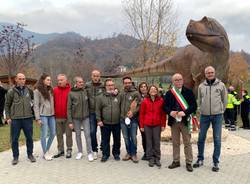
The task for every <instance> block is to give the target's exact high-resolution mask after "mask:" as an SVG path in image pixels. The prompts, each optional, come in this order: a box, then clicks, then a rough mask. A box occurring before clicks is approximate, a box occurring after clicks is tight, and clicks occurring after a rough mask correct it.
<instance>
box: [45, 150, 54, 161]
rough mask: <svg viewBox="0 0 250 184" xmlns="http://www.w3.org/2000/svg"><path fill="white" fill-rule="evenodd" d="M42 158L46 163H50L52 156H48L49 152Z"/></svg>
mask: <svg viewBox="0 0 250 184" xmlns="http://www.w3.org/2000/svg"><path fill="white" fill-rule="evenodd" d="M43 158H44V159H45V160H47V161H50V160H53V158H52V156H51V155H50V154H49V152H46V153H45V154H44V155H43Z"/></svg>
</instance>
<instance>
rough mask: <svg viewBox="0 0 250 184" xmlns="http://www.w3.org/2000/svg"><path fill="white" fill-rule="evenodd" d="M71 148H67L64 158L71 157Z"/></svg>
mask: <svg viewBox="0 0 250 184" xmlns="http://www.w3.org/2000/svg"><path fill="white" fill-rule="evenodd" d="M71 152H72V151H71V150H68V151H67V153H66V158H71V157H72V155H71Z"/></svg>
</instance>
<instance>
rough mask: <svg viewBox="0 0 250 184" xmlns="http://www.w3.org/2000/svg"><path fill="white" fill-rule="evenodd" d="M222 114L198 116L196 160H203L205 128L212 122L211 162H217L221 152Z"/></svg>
mask: <svg viewBox="0 0 250 184" xmlns="http://www.w3.org/2000/svg"><path fill="white" fill-rule="evenodd" d="M222 117H223V115H222V114H218V115H201V117H200V133H199V138H198V160H204V148H205V141H206V136H207V130H208V128H209V126H210V123H212V128H213V138H214V152H213V162H214V163H215V164H216V163H219V157H220V152H221V127H222Z"/></svg>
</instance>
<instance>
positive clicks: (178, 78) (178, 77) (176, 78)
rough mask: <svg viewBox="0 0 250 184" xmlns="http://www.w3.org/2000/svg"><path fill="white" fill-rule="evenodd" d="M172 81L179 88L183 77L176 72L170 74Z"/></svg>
mask: <svg viewBox="0 0 250 184" xmlns="http://www.w3.org/2000/svg"><path fill="white" fill-rule="evenodd" d="M172 83H173V85H174V86H175V87H177V88H178V89H181V88H182V86H183V77H182V75H181V74H179V73H176V74H174V75H173V76H172Z"/></svg>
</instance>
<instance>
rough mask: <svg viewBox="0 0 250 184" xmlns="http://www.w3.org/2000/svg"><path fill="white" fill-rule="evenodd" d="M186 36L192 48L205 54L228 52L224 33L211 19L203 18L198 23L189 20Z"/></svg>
mask: <svg viewBox="0 0 250 184" xmlns="http://www.w3.org/2000/svg"><path fill="white" fill-rule="evenodd" d="M186 36H187V39H188V40H189V41H190V42H191V43H192V44H193V45H194V46H196V47H198V48H199V49H200V50H202V51H205V52H217V51H221V50H226V51H228V50H229V41H228V37H227V33H226V31H225V30H224V28H223V27H222V26H221V25H220V24H219V23H218V22H217V21H216V20H215V19H212V18H208V17H203V18H202V19H201V20H200V21H193V20H190V22H189V24H188V26H187V29H186Z"/></svg>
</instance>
